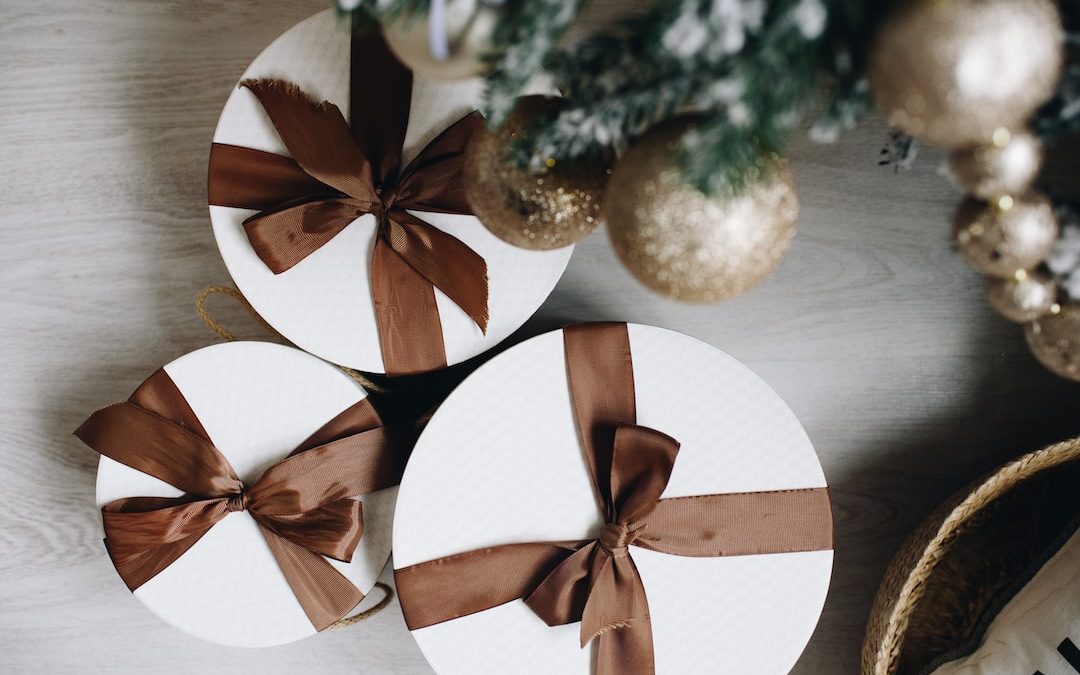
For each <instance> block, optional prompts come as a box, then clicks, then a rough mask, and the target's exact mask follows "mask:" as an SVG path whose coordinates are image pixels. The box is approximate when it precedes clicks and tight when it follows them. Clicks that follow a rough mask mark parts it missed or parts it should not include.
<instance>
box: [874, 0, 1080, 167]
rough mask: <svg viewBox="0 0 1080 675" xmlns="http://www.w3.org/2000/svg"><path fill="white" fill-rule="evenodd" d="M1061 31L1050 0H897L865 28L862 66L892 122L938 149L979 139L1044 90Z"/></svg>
mask: <svg viewBox="0 0 1080 675" xmlns="http://www.w3.org/2000/svg"><path fill="white" fill-rule="evenodd" d="M1063 40H1064V29H1063V28H1062V24H1061V16H1060V14H1059V13H1058V9H1057V3H1056V2H1054V1H1053V0H907V1H906V2H902V3H899V6H898V8H897V10H896V11H895V12H893V13H892V14H891V15H890V16H889V17H888V18H886V20H885V21H884V22H883V23H882V26H881V29H880V30H879V31H878V34H877V35H876V36H875V38H874V41H873V43H872V45H871V49H870V54H869V60H868V66H867V75H868V77H869V80H870V87H871V91H872V92H873V96H874V102H875V103H876V104H877V107H878V110H880V111H881V112H882V114H883V115H885V116H886V118H887V119H888V122H889V124H891V125H892V126H895V127H899V128H900V129H902V130H903V131H905V132H907V133H909V134H911V135H912V136H914V137H916V138H918V139H919V140H921V141H924V142H927V143H930V144H932V145H939V146H942V147H946V148H951V149H959V148H965V147H969V146H974V145H987V144H989V143H990V142H991V140H992V139H993V135H994V132H995V131H997V130H998V129H1002V128H1004V129H1018V128H1021V127H1022V126H1023V124H1024V123H1025V122H1026V121H1027V119H1028V117H1029V116H1030V115H1031V113H1033V112H1034V111H1035V110H1036V109H1037V108H1038V107H1039V106H1040V105H1042V104H1043V103H1045V102H1046V101H1048V100H1049V99H1050V97H1051V96H1052V95H1053V94H1054V90H1055V88H1056V85H1057V81H1058V77H1059V76H1060V74H1061V68H1062V60H1063V51H1062V46H1063Z"/></svg>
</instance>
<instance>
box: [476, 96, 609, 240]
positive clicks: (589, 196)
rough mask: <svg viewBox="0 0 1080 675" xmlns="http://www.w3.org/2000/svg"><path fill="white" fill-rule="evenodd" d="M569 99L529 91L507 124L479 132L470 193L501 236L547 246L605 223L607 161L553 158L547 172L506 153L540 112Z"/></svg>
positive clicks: (577, 237) (479, 212)
mask: <svg viewBox="0 0 1080 675" xmlns="http://www.w3.org/2000/svg"><path fill="white" fill-rule="evenodd" d="M564 105H565V101H564V100H563V99H560V98H558V97H551V96H524V97H522V98H520V99H518V101H517V103H516V104H515V106H514V110H513V112H512V113H511V114H510V116H509V117H508V118H507V120H506V122H505V123H504V124H503V125H502V127H501V128H500V129H499V130H498V131H496V132H495V133H492V132H490V131H486V130H485V131H483V132H480V133H478V134H476V135H475V136H474V137H473V139H472V141H470V143H469V147H468V149H467V150H466V153H465V169H464V179H465V196H466V197H467V198H468V200H469V205H470V206H471V207H472V210H473V214H474V215H475V216H476V217H477V218H479V219H480V222H482V223H483V224H484V226H485V227H487V229H488V230H490V231H491V233H492V234H494V235H495V236H496V237H498V238H499V239H502V240H503V241H505V242H507V243H508V244H512V245H514V246H518V247H520V248H527V249H532V250H535V251H546V250H550V249H555V248H562V247H563V246H569V245H571V244H573V243H575V242H577V241H579V240H580V239H582V238H584V237H585V236H587V235H588V234H589V233H591V232H592V231H593V230H594V229H596V226H597V225H599V224H600V222H601V220H602V219H603V216H602V214H601V202H602V200H603V195H604V187H605V186H606V185H607V180H608V175H609V174H610V173H611V172H610V170H609V169H608V166H607V163H606V162H605V161H603V160H601V159H596V158H582V159H579V160H574V161H571V162H559V163H555V162H548V167H547V168H546V169H545V170H544V171H543V172H541V173H532V172H530V171H529V170H528V169H524V168H520V167H518V166H517V165H516V164H515V163H514V162H512V161H510V160H508V159H507V158H506V149H507V147H508V145H509V144H510V143H511V142H513V141H514V139H516V138H519V137H520V135H521V134H522V133H523V132H524V131H525V130H526V128H527V127H528V125H529V123H530V122H531V121H532V120H534V119H536V118H537V117H538V116H540V115H543V114H547V113H551V112H554V111H556V110H558V109H559V108H561V107H563V106H564Z"/></svg>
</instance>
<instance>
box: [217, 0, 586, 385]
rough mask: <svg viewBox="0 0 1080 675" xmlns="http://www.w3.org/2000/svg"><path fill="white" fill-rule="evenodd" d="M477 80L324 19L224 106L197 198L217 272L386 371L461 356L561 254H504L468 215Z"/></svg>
mask: <svg viewBox="0 0 1080 675" xmlns="http://www.w3.org/2000/svg"><path fill="white" fill-rule="evenodd" d="M482 86H483V82H482V81H481V80H479V79H475V78H474V79H472V80H464V81H453V82H447V81H440V80H429V79H425V78H423V77H420V76H415V77H414V76H413V74H412V73H411V72H410V71H408V70H407V69H406V68H405V67H404V66H402V65H401V64H400V63H399V62H398V61H397V59H396V58H395V57H394V56H393V55H392V54H391V52H390V51H389V49H388V47H387V46H386V44H385V42H384V41H383V39H382V37H381V35H380V34H379V33H378V32H377V30H375V29H368V30H363V29H361V28H360V27H354V26H352V25H351V23H350V20H349V19H347V18H344V17H341V16H338V15H336V14H335V13H334V12H333V11H332V10H326V11H324V12H322V13H320V14H316V15H315V16H312V17H310V18H308V19H307V20H305V21H303V22H301V23H299V24H297V25H296V26H295V27H293V28H292V29H290V30H289V31H287V32H286V33H285V34H283V35H282V36H281V37H279V38H278V39H277V40H275V41H274V42H273V43H272V44H271V45H270V46H269V47H268V48H267V49H266V50H265V51H264V52H263V53H262V54H260V55H259V57H258V58H256V59H255V61H254V62H253V63H252V64H251V66H250V67H249V68H248V69H247V71H246V72H245V73H244V75H243V77H242V78H241V80H240V84H239V86H238V87H237V88H236V89H235V90H234V91H233V93H232V95H231V96H230V97H229V99H228V101H227V102H226V104H225V107H224V110H223V111H222V113H221V119H220V121H219V122H218V127H217V131H216V132H215V134H214V143H213V146H212V149H211V154H210V167H209V179H208V196H209V203H210V217H211V221H212V223H213V228H214V235H215V237H216V239H217V243H218V247H219V249H220V251H221V255H222V257H223V258H224V260H225V264H226V266H227V267H228V269H229V273H230V275H231V276H232V278H233V280H234V281H235V283H236V285H237V287H238V288H239V289H240V291H241V292H242V293H243V294H244V296H245V297H246V298H247V299H248V300H249V301H250V302H251V304H252V305H253V306H254V308H255V309H256V310H257V311H258V313H259V314H260V315H262V316H263V317H264V318H265V319H266V320H267V321H268V322H269V323H270V324H271V325H272V326H273V327H274V328H275V329H276V330H277V331H278V332H279V333H281V334H282V335H284V336H285V337H286V338H287V339H288V340H290V341H291V342H293V343H294V344H295V345H297V346H298V347H300V348H302V349H304V350H305V351H308V352H310V353H312V354H315V355H317V356H320V357H322V358H324V359H327V360H329V361H331V362H333V363H338V364H341V365H343V366H348V367H350V368H355V369H358V370H362V371H366V372H377V373H387V374H390V375H401V374H411V373H419V372H427V371H432V370H437V369H439V368H442V367H445V366H446V365H453V364H455V363H459V362H461V361H464V360H466V359H469V358H471V357H473V356H476V355H477V354H480V353H482V352H484V351H486V350H487V349H489V348H491V347H493V346H494V345H496V344H498V343H499V342H500V341H502V340H503V339H504V338H506V337H507V336H508V335H509V334H510V333H511V332H513V331H514V330H516V329H517V328H518V327H519V326H521V324H523V323H524V322H525V321H526V320H527V319H528V318H529V317H530V316H531V315H532V313H533V312H534V311H536V309H537V308H538V307H539V306H540V304H541V303H542V302H543V301H544V299H545V298H546V297H547V295H548V294H549V293H550V292H551V289H552V288H553V287H554V285H555V283H556V281H558V279H559V277H560V276H561V274H562V272H563V270H564V268H565V266H566V263H567V261H568V260H569V256H570V254H571V250H572V249H571V248H570V247H567V248H564V249H559V250H556V251H547V252H536V251H527V250H524V249H519V248H515V247H513V246H510V245H509V244H506V243H504V242H502V241H501V240H500V239H498V238H497V237H495V236H494V235H493V234H491V233H490V232H488V230H487V229H486V228H485V227H484V226H483V225H482V224H481V223H480V221H479V220H478V219H476V218H475V217H473V216H472V215H471V214H470V211H469V207H468V205H467V203H466V200H465V196H464V194H465V191H464V187H463V182H462V180H463V178H462V169H463V166H464V151H465V148H466V146H467V145H468V142H469V139H470V138H471V137H472V134H473V133H475V132H476V131H478V130H480V129H481V128H482V126H483V124H484V123H483V120H482V119H481V117H480V115H479V113H477V112H475V109H476V107H477V104H478V102H479V100H480V96H481V92H482Z"/></svg>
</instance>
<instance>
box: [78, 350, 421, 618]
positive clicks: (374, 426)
mask: <svg viewBox="0 0 1080 675" xmlns="http://www.w3.org/2000/svg"><path fill="white" fill-rule="evenodd" d="M75 435H76V436H78V437H79V439H81V440H82V441H83V442H84V443H86V444H87V445H89V446H90V447H91V448H93V449H94V450H96V451H97V452H99V453H100V454H102V455H104V456H105V457H109V458H110V459H113V460H116V461H117V462H120V463H122V464H125V465H127V466H129V467H131V468H133V469H136V470H138V471H142V472H143V473H146V474H149V475H151V476H154V477H155V478H158V479H160V480H163V481H165V482H166V483H169V484H170V485H172V486H174V487H176V488H178V489H179V490H181V491H182V492H184V493H185V494H184V496H182V497H128V498H125V499H118V500H116V501H112V502H109V503H108V504H106V505H105V506H104V507H102V509H101V514H102V521H103V524H104V527H105V546H106V548H107V549H108V551H109V556H110V557H111V558H112V561H113V564H114V565H115V566H116V570H117V572H118V573H119V574H120V577H121V578H122V579H123V580H124V582H125V583H126V584H127V586H128V588H129V589H131V590H132V591H134V590H135V589H137V588H138V587H139V586H142V585H143V584H145V583H146V582H148V581H149V580H151V579H153V578H154V577H155V576H156V575H157V574H158V573H160V572H161V571H162V570H164V569H165V568H167V567H168V566H169V565H171V564H172V563H173V562H174V561H176V560H177V559H178V558H180V556H182V555H184V553H186V552H187V551H188V549H190V548H191V547H192V546H194V545H195V543H196V542H198V541H199V539H200V538H201V537H202V536H203V535H204V534H206V533H207V532H208V531H209V530H210V528H212V527H213V526H214V525H215V524H216V523H218V522H219V521H220V520H221V519H222V518H224V517H226V516H227V515H228V514H230V513H233V512H237V511H247V513H248V514H249V515H250V516H251V517H252V518H253V519H254V520H255V522H256V523H258V524H259V529H260V531H261V532H262V534H263V536H264V537H265V539H266V543H267V544H268V545H269V547H270V551H271V552H272V553H273V555H274V558H275V559H276V560H277V562H278V565H279V566H280V568H281V571H282V572H283V573H284V574H285V578H286V580H287V581H288V583H289V586H290V588H292V591H293V593H294V594H295V595H296V598H297V600H298V601H299V602H300V605H301V607H303V609H304V612H305V613H306V614H307V616H308V619H310V621H311V623H312V625H313V626H314V627H315V629H316V630H322V629H324V628H326V627H327V626H329V625H330V624H332V623H334V622H335V621H337V620H338V619H340V618H342V617H343V616H345V614H347V613H348V612H349V611H350V610H352V608H353V607H355V606H356V605H357V604H359V603H360V601H361V600H363V598H364V594H363V593H362V592H361V591H360V589H358V588H357V587H356V586H354V585H353V584H352V583H351V582H350V581H349V580H348V579H346V578H345V577H344V576H343V575H342V574H341V573H340V572H338V571H337V570H336V569H335V568H334V566H333V565H331V564H330V563H329V562H328V561H327V560H326V558H333V559H335V560H340V561H343V562H349V561H350V560H351V559H352V556H353V552H354V551H355V550H356V547H357V545H358V544H359V542H360V538H361V536H362V535H363V532H364V521H363V505H362V504H361V502H359V501H357V500H355V499H353V497H357V496H361V495H366V494H370V493H372V492H375V491H377V490H382V489H385V488H389V487H392V486H394V485H397V484H398V482H399V481H400V480H401V474H402V472H403V471H404V466H405V455H406V452H405V449H404V447H403V446H404V445H405V444H406V443H408V442H409V440H410V439H409V438H407V437H398V436H397V435H395V434H392V433H391V432H390V431H388V429H387V428H386V427H384V426H383V424H382V420H381V419H380V418H379V415H378V413H376V411H375V409H374V408H373V407H372V406H371V403H370V402H369V401H368V400H367V399H363V400H361V401H360V402H358V403H356V404H354V405H352V406H349V407H348V408H347V409H345V410H344V411H342V412H341V413H340V414H338V415H337V416H335V417H334V418H333V419H331V420H330V421H329V422H327V423H326V424H325V425H323V426H322V427H321V428H320V429H319V430H317V431H316V432H315V433H314V434H312V435H311V436H310V437H309V438H308V439H307V440H305V441H304V442H303V443H301V444H300V446H299V447H297V448H296V450H294V451H293V452H292V453H291V454H290V455H289V456H288V457H286V458H284V459H282V460H281V461H279V462H277V463H276V464H274V465H273V466H271V467H270V468H268V469H267V470H266V471H265V472H263V474H262V476H261V477H260V478H259V479H258V480H257V481H255V482H254V483H252V484H251V485H249V486H245V485H244V484H243V483H242V482H241V481H240V479H239V478H238V477H237V475H236V472H235V471H234V470H233V468H232V466H231V465H230V464H229V461H228V460H227V459H226V458H225V456H224V455H223V454H221V452H220V451H219V450H218V449H217V448H215V447H214V445H213V443H212V442H211V441H210V437H209V436H208V435H207V433H206V430H205V429H204V428H203V426H202V423H200V422H199V419H198V417H196V415H195V413H194V411H193V410H192V409H191V406H190V405H189V404H188V402H187V400H186V399H185V398H184V396H183V394H182V393H181V392H180V390H179V389H178V388H177V387H176V385H175V384H174V383H173V381H172V379H171V378H170V377H169V376H168V374H167V373H166V372H165V371H164V370H158V371H157V372H156V373H154V374H153V375H151V376H150V378H148V379H147V380H146V381H145V382H144V383H143V384H142V385H141V386H140V387H139V388H138V389H137V390H136V391H135V393H134V394H133V395H132V396H131V398H130V399H128V400H127V401H125V402H123V403H116V404H114V405H111V406H108V407H106V408H103V409H101V410H98V411H97V412H95V413H94V414H93V415H91V416H90V418H89V419H87V420H86V422H84V423H83V424H82V426H80V427H79V428H78V430H76V432H75ZM406 447H407V446H406ZM324 556H325V557H324Z"/></svg>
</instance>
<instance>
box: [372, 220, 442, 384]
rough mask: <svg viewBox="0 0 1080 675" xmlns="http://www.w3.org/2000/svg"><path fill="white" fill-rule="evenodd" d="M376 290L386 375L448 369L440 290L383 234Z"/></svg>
mask: <svg viewBox="0 0 1080 675" xmlns="http://www.w3.org/2000/svg"><path fill="white" fill-rule="evenodd" d="M371 293H372V296H373V300H374V303H375V318H376V321H377V322H378V325H379V344H380V346H381V347H382V357H383V366H384V367H385V368H386V373H387V374H388V375H390V376H396V375H412V374H415V373H425V372H429V371H432V370H439V369H442V368H445V367H446V347H445V346H444V344H443V333H442V320H441V319H440V318H439V308H438V306H437V305H436V304H435V289H434V287H433V286H432V285H431V282H429V281H428V280H427V279H425V278H424V277H422V276H420V275H419V274H418V273H417V272H416V270H414V269H413V268H412V267H411V266H410V265H409V264H408V263H407V262H405V260H403V259H402V258H401V256H400V255H398V253H397V252H395V251H394V249H393V248H391V247H390V244H389V243H387V242H386V240H385V239H383V237H377V238H376V240H375V251H374V252H373V253H372V256H371Z"/></svg>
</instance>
